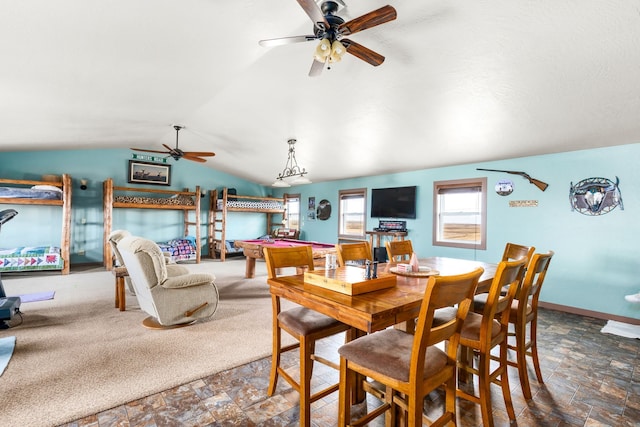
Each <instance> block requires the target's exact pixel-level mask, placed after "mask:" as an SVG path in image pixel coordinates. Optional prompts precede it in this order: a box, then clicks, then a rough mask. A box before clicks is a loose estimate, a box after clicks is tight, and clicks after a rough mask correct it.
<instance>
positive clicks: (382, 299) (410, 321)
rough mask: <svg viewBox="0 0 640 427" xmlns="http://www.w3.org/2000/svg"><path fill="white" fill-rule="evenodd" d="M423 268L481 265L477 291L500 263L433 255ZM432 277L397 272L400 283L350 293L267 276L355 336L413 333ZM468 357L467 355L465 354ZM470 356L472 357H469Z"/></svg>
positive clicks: (300, 278)
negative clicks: (390, 329)
mask: <svg viewBox="0 0 640 427" xmlns="http://www.w3.org/2000/svg"><path fill="white" fill-rule="evenodd" d="M419 263H420V266H421V267H428V268H430V269H431V270H435V271H437V272H438V274H439V275H447V276H449V275H457V274H464V273H469V272H471V271H473V270H475V269H476V268H478V267H482V268H483V269H484V272H483V273H482V276H480V279H479V282H478V287H477V289H476V293H482V292H487V291H488V290H489V287H490V285H491V282H492V280H493V277H494V276H495V273H496V268H497V265H496V264H490V263H485V262H480V261H470V260H464V259H457V258H445V257H430V258H424V259H420V260H419ZM396 265H397V263H394V262H390V263H384V264H381V265H379V266H378V269H379V271H384V272H385V273H388V272H389V271H390V270H391V268H392V267H395V266H396ZM428 278H429V276H424V277H415V276H413V277H412V276H406V275H400V274H398V275H397V281H396V286H393V287H390V288H386V289H380V290H376V291H372V292H366V293H362V294H359V295H346V294H343V293H340V292H336V291H332V290H329V289H325V288H322V287H320V286H316V285H312V284H310V283H305V280H304V274H295V275H291V276H280V277H276V278H271V279H267V283H268V284H269V290H270V292H271V293H272V294H273V295H276V296H279V297H280V298H284V299H286V300H289V301H292V302H294V303H297V304H300V305H301V306H303V307H307V308H310V309H313V310H315V311H318V312H320V313H323V314H325V315H327V316H330V317H333V318H334V319H337V320H339V321H341V322H343V323H346V324H348V325H350V326H352V327H354V328H355V329H356V330H357V331H356V332H357V333H356V335H355V336H353V337H352V338H357V337H358V336H362V335H365V334H367V333H372V332H375V331H379V330H382V329H386V328H388V327H390V326H394V327H396V328H399V329H402V330H406V331H408V332H412V331H413V330H415V320H416V318H417V317H418V315H419V313H420V306H421V304H422V300H423V298H424V292H425V290H426V287H427V281H428ZM463 357H464V356H463ZM466 357H468V356H466ZM356 384H358V386H357V387H356V389H355V390H354V393H355V397H354V399H355V400H354V401H355V402H362V401H363V400H364V399H365V393H364V386H365V385H366V384H367V381H366V379H365V378H359V379H358V380H357V381H356Z"/></svg>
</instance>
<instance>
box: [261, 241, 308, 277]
mask: <svg viewBox="0 0 640 427" xmlns="http://www.w3.org/2000/svg"><path fill="white" fill-rule="evenodd" d="M264 259H265V261H266V263H267V275H268V276H269V278H270V279H273V278H275V277H277V276H278V271H277V270H278V269H280V268H286V267H297V268H307V269H308V270H309V271H313V251H312V249H311V245H302V246H291V247H284V248H278V247H265V248H264Z"/></svg>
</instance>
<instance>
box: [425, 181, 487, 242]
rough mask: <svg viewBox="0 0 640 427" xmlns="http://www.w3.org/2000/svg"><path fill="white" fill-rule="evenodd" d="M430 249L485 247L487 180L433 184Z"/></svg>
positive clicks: (438, 182) (437, 182)
mask: <svg viewBox="0 0 640 427" xmlns="http://www.w3.org/2000/svg"><path fill="white" fill-rule="evenodd" d="M433 199H434V200H433V209H434V214H433V245H434V246H451V247H455V248H469V249H486V247H487V179H486V178H477V179H462V180H455V181H436V182H434V183H433Z"/></svg>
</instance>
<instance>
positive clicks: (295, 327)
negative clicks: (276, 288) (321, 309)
mask: <svg viewBox="0 0 640 427" xmlns="http://www.w3.org/2000/svg"><path fill="white" fill-rule="evenodd" d="M264 258H265V261H266V264H267V274H268V276H269V278H270V279H272V278H274V277H276V276H277V270H278V269H280V268H286V267H296V268H298V267H306V268H307V269H308V270H310V271H312V270H313V269H314V268H313V252H312V250H311V246H293V247H266V248H264ZM271 305H272V311H273V314H272V316H273V320H272V321H273V350H272V359H271V373H270V375H269V389H268V391H267V395H269V396H272V395H273V393H275V390H276V386H277V384H278V377H279V376H282V377H283V378H284V379H285V380H286V381H287V382H288V383H289V384H291V386H292V387H293V388H294V389H295V390H296V391H298V393H300V425H301V426H305V427H306V426H310V425H311V403H312V402H315V401H316V400H318V399H321V398H323V397H324V396H327V395H328V394H330V393H333V392H334V391H336V390H338V384H333V385H331V386H329V387H327V388H325V389H324V390H321V391H318V392H317V393H315V394H312V393H311V376H312V374H313V362H314V361H316V362H320V363H322V364H325V365H327V366H331V367H333V368H335V369H339V366H338V365H337V364H336V363H333V362H331V361H329V360H327V359H324V358H322V357H320V356H318V355H316V354H315V345H316V341H318V340H320V339H322V338H326V337H329V336H332V335H335V334H338V333H340V332H345V331H350V330H351V327H350V326H349V325H346V324H344V323H342V322H339V321H337V320H335V319H333V318H331V317H329V316H325V315H324V314H321V313H318V312H317V311H314V310H311V309H308V308H305V307H295V308H290V309H288V310H285V311H282V310H281V306H280V297H278V296H276V295H273V294H272V295H271ZM282 331H285V332H287V333H288V334H289V335H291V336H293V337H294V338H296V339H297V341H298V342H296V343H294V344H291V345H288V346H284V347H283V346H282ZM352 336H354V335H352ZM352 336H349V338H351V337H352ZM296 348H299V349H300V381H296V380H295V379H293V377H292V376H291V375H289V374H288V373H287V372H286V371H285V370H284V368H282V367H281V366H280V356H281V354H282V353H284V352H287V351H290V350H293V349H296Z"/></svg>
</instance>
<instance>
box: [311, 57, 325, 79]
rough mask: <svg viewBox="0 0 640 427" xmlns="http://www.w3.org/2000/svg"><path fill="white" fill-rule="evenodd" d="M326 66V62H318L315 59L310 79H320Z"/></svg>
mask: <svg viewBox="0 0 640 427" xmlns="http://www.w3.org/2000/svg"><path fill="white" fill-rule="evenodd" d="M324 64H325V63H324V62H320V61H316V60H315V59H314V60H313V62H312V63H311V69H310V70H309V77H318V76H319V75H320V74H322V70H323V69H324Z"/></svg>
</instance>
